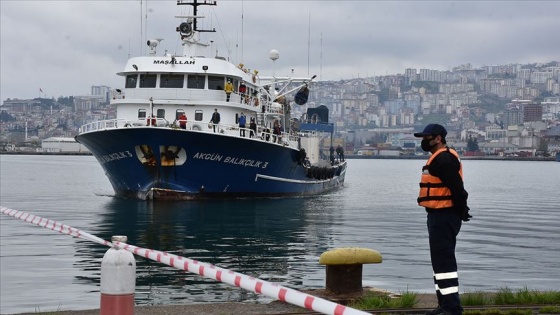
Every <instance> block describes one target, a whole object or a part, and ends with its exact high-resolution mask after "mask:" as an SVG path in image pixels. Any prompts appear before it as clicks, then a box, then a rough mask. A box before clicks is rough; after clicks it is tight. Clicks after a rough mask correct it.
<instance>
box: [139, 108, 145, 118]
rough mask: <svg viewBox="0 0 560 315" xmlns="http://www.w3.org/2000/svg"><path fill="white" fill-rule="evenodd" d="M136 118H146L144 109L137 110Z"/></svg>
mask: <svg viewBox="0 0 560 315" xmlns="http://www.w3.org/2000/svg"><path fill="white" fill-rule="evenodd" d="M138 118H146V110H145V109H139V110H138Z"/></svg>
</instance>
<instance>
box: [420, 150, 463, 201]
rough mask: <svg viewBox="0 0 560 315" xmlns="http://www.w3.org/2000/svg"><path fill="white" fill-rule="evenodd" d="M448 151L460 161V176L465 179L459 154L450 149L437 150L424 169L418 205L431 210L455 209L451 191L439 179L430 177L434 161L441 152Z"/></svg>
mask: <svg viewBox="0 0 560 315" xmlns="http://www.w3.org/2000/svg"><path fill="white" fill-rule="evenodd" d="M444 151H448V152H449V153H451V154H453V155H454V156H455V157H456V158H457V160H459V175H460V176H461V179H463V165H462V164H461V160H460V159H459V154H457V152H456V151H455V150H453V149H449V148H448V147H445V148H441V149H439V150H437V151H436V152H435V153H434V154H432V156H431V157H430V158H429V159H428V162H426V165H425V166H424V167H422V178H421V179H420V193H419V194H418V205H419V206H421V207H426V208H430V209H443V208H451V207H453V201H452V199H451V191H450V190H449V188H447V187H445V186H444V185H443V183H442V182H441V180H440V179H439V177H437V176H433V175H430V172H429V171H428V170H429V167H430V164H431V163H432V161H433V160H434V159H435V158H436V156H438V155H439V154H440V153H441V152H444Z"/></svg>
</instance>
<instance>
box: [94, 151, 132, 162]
mask: <svg viewBox="0 0 560 315" xmlns="http://www.w3.org/2000/svg"><path fill="white" fill-rule="evenodd" d="M131 157H132V153H130V151H121V152H115V153H111V154H106V155H103V156H102V157H101V158H100V160H101V161H100V162H101V163H107V162H112V161H115V160H120V159H128V158H131Z"/></svg>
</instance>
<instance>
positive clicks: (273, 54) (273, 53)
mask: <svg viewBox="0 0 560 315" xmlns="http://www.w3.org/2000/svg"><path fill="white" fill-rule="evenodd" d="M268 56H269V57H270V59H272V60H273V61H276V60H277V59H278V58H280V54H279V53H278V50H276V49H273V50H271V51H270V52H269V53H268Z"/></svg>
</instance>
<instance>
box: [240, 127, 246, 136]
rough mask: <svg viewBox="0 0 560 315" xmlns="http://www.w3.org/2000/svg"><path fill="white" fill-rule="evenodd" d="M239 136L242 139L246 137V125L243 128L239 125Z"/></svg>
mask: <svg viewBox="0 0 560 315" xmlns="http://www.w3.org/2000/svg"><path fill="white" fill-rule="evenodd" d="M239 135H240V136H241V137H245V125H243V126H241V125H239Z"/></svg>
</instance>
